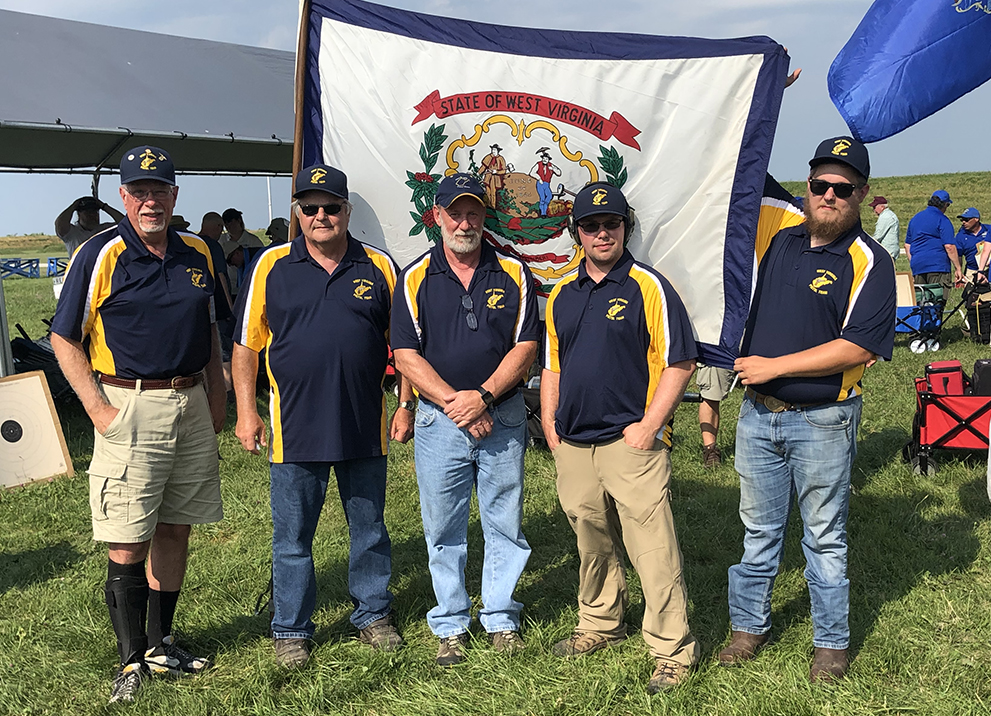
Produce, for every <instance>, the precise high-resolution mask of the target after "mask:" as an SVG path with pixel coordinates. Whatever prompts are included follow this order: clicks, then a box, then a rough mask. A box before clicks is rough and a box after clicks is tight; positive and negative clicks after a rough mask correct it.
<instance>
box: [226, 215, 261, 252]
mask: <svg viewBox="0 0 991 716" xmlns="http://www.w3.org/2000/svg"><path fill="white" fill-rule="evenodd" d="M221 218H222V219H223V220H224V228H226V229H227V235H228V236H229V237H230V240H231V241H233V242H235V243H238V244H241V246H243V247H244V248H246V249H260V248H262V247H263V246H264V245H265V244H263V243H262V240H261V239H259V238H258V237H257V236H255V235H254V234H252V233H251V232H250V231H245V229H244V216H243V214H241V212H240V211H238V210H237V209H234V208H230V209H227V210H225V211H224V213H223V214H221Z"/></svg>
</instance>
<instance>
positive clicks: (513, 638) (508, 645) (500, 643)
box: [492, 631, 526, 654]
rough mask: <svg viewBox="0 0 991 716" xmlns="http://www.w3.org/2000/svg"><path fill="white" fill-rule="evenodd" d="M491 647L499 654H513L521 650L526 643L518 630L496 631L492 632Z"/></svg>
mask: <svg viewBox="0 0 991 716" xmlns="http://www.w3.org/2000/svg"><path fill="white" fill-rule="evenodd" d="M492 648H493V649H494V650H495V651H497V652H499V653H500V654H515V653H517V652H519V651H523V649H525V648H526V644H524V643H523V637H521V636H520V633H519V632H518V631H497V632H495V633H494V634H492Z"/></svg>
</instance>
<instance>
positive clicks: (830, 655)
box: [809, 646, 850, 684]
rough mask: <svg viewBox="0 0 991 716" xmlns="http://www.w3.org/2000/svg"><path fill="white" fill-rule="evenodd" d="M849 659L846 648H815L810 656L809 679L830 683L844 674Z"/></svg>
mask: <svg viewBox="0 0 991 716" xmlns="http://www.w3.org/2000/svg"><path fill="white" fill-rule="evenodd" d="M849 666H850V661H849V659H847V655H846V649H824V648H820V647H818V646H817V647H816V648H815V652H814V654H813V657H812V668H811V669H809V681H811V682H812V683H813V684H815V683H826V684H828V683H830V682H832V681H836V680H837V679H842V678H843V677H844V676H846V670H847V667H849Z"/></svg>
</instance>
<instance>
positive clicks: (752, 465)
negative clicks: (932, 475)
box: [729, 396, 861, 649]
mask: <svg viewBox="0 0 991 716" xmlns="http://www.w3.org/2000/svg"><path fill="white" fill-rule="evenodd" d="M860 410H861V398H860V397H859V396H858V397H855V398H851V399H849V400H845V401H843V402H842V403H827V404H825V405H819V406H815V407H811V408H805V409H801V410H789V411H784V412H780V413H772V412H771V411H769V410H768V409H767V408H765V407H764V406H763V405H757V404H755V403H754V402H753V401H752V400H751V399H750V398H745V399H744V401H743V405H742V406H741V407H740V421H739V423H738V424H737V427H736V470H737V472H739V473H740V519H741V520H742V521H743V526H744V527H745V528H746V535H745V536H744V539H743V559H742V560H741V561H740V564H737V565H734V566H732V567H730V569H729V612H730V621H731V622H732V624H733V629H734V630H736V631H743V632H747V633H749V634H764V633H766V632H767V631H768V630H770V628H771V590H772V589H773V588H774V579H775V577H777V575H778V568H779V567H780V565H781V557H782V555H783V553H784V543H785V528H786V527H787V525H788V514H789V511H790V509H791V504H792V495H795V496H797V500H798V508H799V510H800V512H801V515H802V522H803V524H804V531H803V536H802V549H803V550H804V552H805V563H806V568H805V579H806V581H807V582H808V585H809V595H810V597H811V599H812V643H813V644H814V645H815V646H817V647H821V648H827V649H846V648H847V647H848V646H849V644H850V627H849V614H850V580H849V579H847V532H846V522H847V513H848V510H849V505H850V467H851V466H852V465H853V458H854V455H855V454H856V452H857V425H858V423H859V422H860Z"/></svg>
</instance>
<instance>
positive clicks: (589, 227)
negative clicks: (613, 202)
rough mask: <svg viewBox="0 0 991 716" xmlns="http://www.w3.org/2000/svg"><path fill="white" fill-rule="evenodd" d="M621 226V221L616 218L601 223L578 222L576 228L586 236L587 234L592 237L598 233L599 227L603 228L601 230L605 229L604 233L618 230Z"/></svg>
mask: <svg viewBox="0 0 991 716" xmlns="http://www.w3.org/2000/svg"><path fill="white" fill-rule="evenodd" d="M622 225H623V220H622V219H619V218H616V219H606V220H605V221H602V222H599V221H579V222H578V228H579V229H581V230H582V231H583V232H585V233H586V234H588V235H589V236H592V235H594V234H597V233H599V228H600V227H601V228H603V229H605V230H606V231H615V230H616V229H618V228H619V227H620V226H622Z"/></svg>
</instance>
